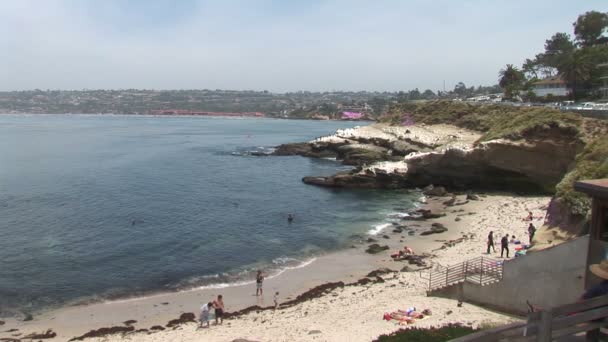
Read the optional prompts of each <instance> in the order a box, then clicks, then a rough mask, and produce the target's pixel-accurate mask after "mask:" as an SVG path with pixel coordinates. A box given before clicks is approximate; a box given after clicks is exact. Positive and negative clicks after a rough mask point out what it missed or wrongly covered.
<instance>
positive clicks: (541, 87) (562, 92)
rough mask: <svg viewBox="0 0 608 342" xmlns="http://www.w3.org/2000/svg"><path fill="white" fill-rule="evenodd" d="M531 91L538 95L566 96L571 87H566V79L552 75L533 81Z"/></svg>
mask: <svg viewBox="0 0 608 342" xmlns="http://www.w3.org/2000/svg"><path fill="white" fill-rule="evenodd" d="M532 91H533V92H534V94H535V95H536V96H538V97H546V96H547V95H551V96H568V94H570V91H571V89H569V88H568V86H567V84H566V81H564V80H562V79H561V78H560V77H559V76H553V77H549V78H545V79H544V80H540V81H538V82H534V83H533V84H532Z"/></svg>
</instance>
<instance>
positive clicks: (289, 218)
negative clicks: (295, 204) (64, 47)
mask: <svg viewBox="0 0 608 342" xmlns="http://www.w3.org/2000/svg"><path fill="white" fill-rule="evenodd" d="M287 222H289V223H291V222H293V214H287Z"/></svg>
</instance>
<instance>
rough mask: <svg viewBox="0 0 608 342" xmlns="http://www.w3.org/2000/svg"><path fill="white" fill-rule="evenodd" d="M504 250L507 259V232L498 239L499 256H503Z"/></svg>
mask: <svg viewBox="0 0 608 342" xmlns="http://www.w3.org/2000/svg"><path fill="white" fill-rule="evenodd" d="M504 251H507V259H508V258H509V234H505V236H503V237H502V239H501V240H500V257H501V258H502V257H503V253H504Z"/></svg>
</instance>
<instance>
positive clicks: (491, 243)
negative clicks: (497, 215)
mask: <svg viewBox="0 0 608 342" xmlns="http://www.w3.org/2000/svg"><path fill="white" fill-rule="evenodd" d="M490 247H492V250H494V253H496V248H495V247H494V232H493V231H491V230H490V234H488V254H490Z"/></svg>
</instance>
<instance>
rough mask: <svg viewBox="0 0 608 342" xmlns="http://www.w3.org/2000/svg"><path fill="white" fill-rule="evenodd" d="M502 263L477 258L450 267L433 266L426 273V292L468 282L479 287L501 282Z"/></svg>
mask: <svg viewBox="0 0 608 342" xmlns="http://www.w3.org/2000/svg"><path fill="white" fill-rule="evenodd" d="M502 267H503V262H502V261H497V260H495V259H489V258H484V257H478V258H474V259H470V260H467V261H465V262H462V263H459V264H454V265H450V266H447V267H445V266H441V265H435V267H434V269H431V270H430V271H429V273H428V284H429V286H428V291H429V292H430V291H435V290H439V289H442V288H445V287H448V286H451V285H454V284H460V283H464V282H469V283H472V284H476V285H479V286H485V285H489V284H492V283H495V282H498V281H500V280H502Z"/></svg>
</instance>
